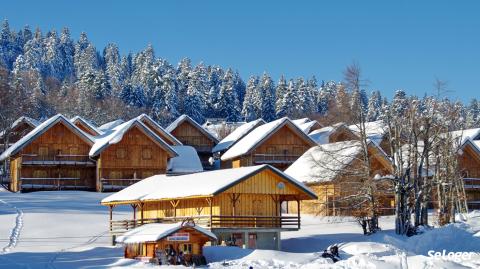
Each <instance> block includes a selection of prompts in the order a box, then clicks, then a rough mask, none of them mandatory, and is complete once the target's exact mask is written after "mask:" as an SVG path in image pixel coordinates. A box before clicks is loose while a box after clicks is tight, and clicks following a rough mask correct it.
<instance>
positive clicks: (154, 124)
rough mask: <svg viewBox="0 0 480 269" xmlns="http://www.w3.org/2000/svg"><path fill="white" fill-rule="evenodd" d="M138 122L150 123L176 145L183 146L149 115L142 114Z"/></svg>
mask: <svg viewBox="0 0 480 269" xmlns="http://www.w3.org/2000/svg"><path fill="white" fill-rule="evenodd" d="M137 119H138V120H140V121H142V122H145V121H146V122H148V123H150V124H151V125H152V126H153V127H154V128H155V129H156V130H157V131H158V132H160V133H161V134H162V135H163V136H165V137H167V138H168V139H169V140H170V141H171V142H172V143H173V144H174V145H176V146H177V145H178V146H180V145H182V142H180V141H179V140H178V139H177V138H175V137H174V136H173V135H171V134H170V133H169V132H167V131H166V130H165V129H163V127H162V126H160V124H158V123H157V122H156V121H154V120H153V119H152V118H151V117H150V116H148V115H147V114H141V115H140V116H138V117H137Z"/></svg>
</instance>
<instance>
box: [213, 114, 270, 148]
mask: <svg viewBox="0 0 480 269" xmlns="http://www.w3.org/2000/svg"><path fill="white" fill-rule="evenodd" d="M265 123H266V122H265V121H264V120H263V119H257V120H254V121H251V122H247V123H244V124H242V125H241V126H240V127H238V128H237V129H235V130H234V131H233V132H231V133H230V134H229V135H227V136H226V137H225V138H224V139H222V140H221V141H220V142H219V143H218V144H217V145H216V146H215V147H213V149H212V152H220V151H224V150H227V149H229V148H231V147H232V146H233V145H234V144H235V143H237V142H238V141H240V139H242V138H243V137H244V136H246V135H247V134H248V133H250V132H251V131H252V130H254V129H255V128H256V127H258V126H260V125H262V124H265Z"/></svg>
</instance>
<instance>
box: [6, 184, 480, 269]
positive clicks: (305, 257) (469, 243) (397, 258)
mask: <svg viewBox="0 0 480 269" xmlns="http://www.w3.org/2000/svg"><path fill="white" fill-rule="evenodd" d="M107 195H108V194H102V193H92V192H35V193H25V194H12V193H9V192H6V191H0V252H1V255H0V268H112V267H113V268H126V267H128V268H152V267H154V266H151V265H146V264H143V263H140V262H136V261H133V260H127V259H122V255H123V249H122V248H121V247H111V246H110V237H109V236H108V232H107V229H108V226H107V223H108V210H107V208H106V207H104V206H101V205H100V204H99V201H100V200H101V199H102V198H103V197H105V196H107ZM114 212H115V215H114V218H116V219H121V218H128V217H131V212H132V211H131V208H129V207H124V208H122V207H119V208H115V211H114ZM380 224H381V227H382V229H383V230H382V231H381V232H379V233H378V234H375V235H372V236H363V235H362V234H361V229H360V227H359V226H358V225H357V224H356V223H355V222H349V220H348V219H335V218H316V217H311V216H304V217H303V218H302V229H301V230H300V231H297V232H285V233H282V237H283V238H282V248H283V251H269V250H244V249H239V248H233V247H230V248H229V247H206V248H205V251H204V252H205V255H206V257H207V260H208V261H209V262H210V264H209V266H208V267H209V268H225V267H230V268H249V266H253V268H480V255H479V254H478V251H480V212H473V213H471V214H469V216H468V220H467V221H465V222H460V223H457V224H453V225H449V226H447V227H443V228H438V229H433V230H428V231H425V233H423V234H422V235H418V236H414V237H411V238H404V237H398V236H396V235H395V234H394V232H393V230H392V229H393V218H392V217H384V218H382V219H381V222H380ZM332 244H339V246H340V257H341V259H342V260H341V261H339V262H337V263H335V264H333V263H332V262H331V261H330V260H329V259H324V258H322V257H321V254H322V252H323V250H324V249H325V248H327V247H328V246H329V245H332ZM429 250H435V251H440V252H441V251H443V250H446V252H447V253H448V252H476V254H473V255H471V257H470V258H469V257H466V258H465V259H463V260H462V259H459V258H458V257H457V260H456V261H455V260H454V259H451V260H443V259H441V258H432V257H428V251H429ZM176 268H178V267H176Z"/></svg>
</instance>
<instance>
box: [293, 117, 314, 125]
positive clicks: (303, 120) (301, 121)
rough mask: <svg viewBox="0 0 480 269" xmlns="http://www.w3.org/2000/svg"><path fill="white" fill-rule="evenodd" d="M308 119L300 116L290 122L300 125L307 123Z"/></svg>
mask: <svg viewBox="0 0 480 269" xmlns="http://www.w3.org/2000/svg"><path fill="white" fill-rule="evenodd" d="M309 121H310V119H309V118H301V119H295V120H292V122H293V123H295V124H296V125H301V124H304V123H307V122H309Z"/></svg>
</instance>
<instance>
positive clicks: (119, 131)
mask: <svg viewBox="0 0 480 269" xmlns="http://www.w3.org/2000/svg"><path fill="white" fill-rule="evenodd" d="M134 126H136V127H138V128H139V129H140V130H141V131H142V132H143V133H144V134H145V135H147V136H148V137H150V138H151V139H152V140H153V141H154V142H155V143H157V145H159V146H160V147H161V148H163V149H165V150H166V151H167V152H168V153H170V155H171V156H178V154H177V153H176V152H175V150H173V148H172V147H170V145H168V144H167V142H165V141H163V140H162V139H161V138H160V137H159V136H158V135H157V134H155V133H154V132H153V131H152V130H150V128H148V127H147V126H145V124H143V122H141V121H139V120H138V119H137V118H134V119H131V120H129V121H127V122H124V123H122V124H120V125H118V126H116V127H115V128H113V129H111V130H108V131H106V132H105V133H103V134H102V135H100V136H97V137H96V138H95V144H94V145H93V146H92V148H91V149H90V153H89V155H90V157H95V156H98V155H99V154H100V153H101V152H102V151H104V150H105V149H106V148H107V147H109V146H110V145H113V144H117V143H119V142H120V141H122V138H123V135H124V134H126V133H127V131H128V130H130V129H131V128H133V127H134Z"/></svg>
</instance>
